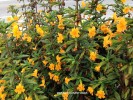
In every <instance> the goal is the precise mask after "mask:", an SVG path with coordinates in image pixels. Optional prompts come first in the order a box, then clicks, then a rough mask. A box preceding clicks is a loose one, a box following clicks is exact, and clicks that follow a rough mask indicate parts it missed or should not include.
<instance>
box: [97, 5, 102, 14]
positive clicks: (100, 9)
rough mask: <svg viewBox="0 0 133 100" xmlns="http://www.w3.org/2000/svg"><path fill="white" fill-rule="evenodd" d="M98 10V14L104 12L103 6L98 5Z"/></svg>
mask: <svg viewBox="0 0 133 100" xmlns="http://www.w3.org/2000/svg"><path fill="white" fill-rule="evenodd" d="M96 10H97V11H98V12H100V11H102V10H103V7H102V5H101V4H98V5H97V7H96Z"/></svg>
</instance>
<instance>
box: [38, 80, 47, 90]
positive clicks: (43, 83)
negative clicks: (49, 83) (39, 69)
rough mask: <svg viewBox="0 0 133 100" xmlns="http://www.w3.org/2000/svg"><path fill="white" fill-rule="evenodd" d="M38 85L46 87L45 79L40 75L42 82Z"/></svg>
mask: <svg viewBox="0 0 133 100" xmlns="http://www.w3.org/2000/svg"><path fill="white" fill-rule="evenodd" d="M39 86H42V87H44V88H45V87H46V86H45V79H44V77H42V84H40V85H39Z"/></svg>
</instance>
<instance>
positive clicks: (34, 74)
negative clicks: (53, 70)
mask: <svg viewBox="0 0 133 100" xmlns="http://www.w3.org/2000/svg"><path fill="white" fill-rule="evenodd" d="M37 74H38V70H37V69H35V70H34V72H33V73H32V76H34V77H36V78H37V77H38V76H37Z"/></svg>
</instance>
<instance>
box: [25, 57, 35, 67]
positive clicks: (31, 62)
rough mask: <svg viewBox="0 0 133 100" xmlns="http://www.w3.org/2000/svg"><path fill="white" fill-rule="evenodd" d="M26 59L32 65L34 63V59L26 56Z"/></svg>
mask: <svg viewBox="0 0 133 100" xmlns="http://www.w3.org/2000/svg"><path fill="white" fill-rule="evenodd" d="M27 60H28V62H29V63H30V64H31V65H32V66H34V64H35V63H34V61H33V60H32V59H30V58H28V59H27Z"/></svg>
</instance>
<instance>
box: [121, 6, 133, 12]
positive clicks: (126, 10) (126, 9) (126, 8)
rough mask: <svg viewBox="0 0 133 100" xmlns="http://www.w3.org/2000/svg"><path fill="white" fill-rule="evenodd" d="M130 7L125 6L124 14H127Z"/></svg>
mask: <svg viewBox="0 0 133 100" xmlns="http://www.w3.org/2000/svg"><path fill="white" fill-rule="evenodd" d="M130 9H131V8H130V7H124V9H123V10H122V11H123V13H124V14H127V13H128V12H129V11H130Z"/></svg>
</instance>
